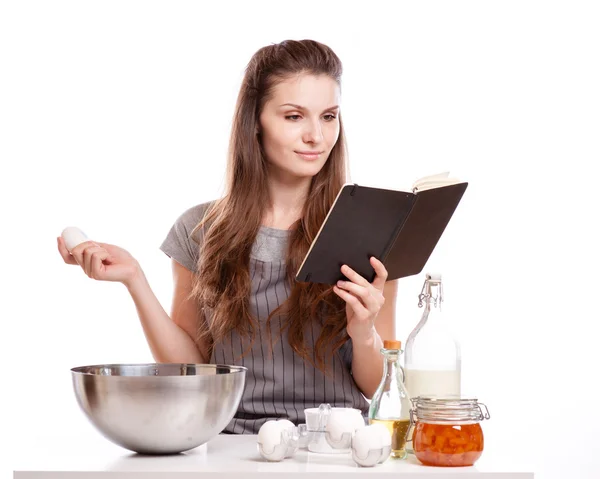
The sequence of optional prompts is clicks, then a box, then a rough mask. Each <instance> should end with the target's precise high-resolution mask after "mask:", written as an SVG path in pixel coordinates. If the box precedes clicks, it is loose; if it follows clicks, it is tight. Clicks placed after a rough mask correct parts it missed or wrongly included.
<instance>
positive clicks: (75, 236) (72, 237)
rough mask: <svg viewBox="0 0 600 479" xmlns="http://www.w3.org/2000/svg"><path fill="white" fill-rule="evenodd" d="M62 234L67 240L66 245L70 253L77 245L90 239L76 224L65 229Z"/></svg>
mask: <svg viewBox="0 0 600 479" xmlns="http://www.w3.org/2000/svg"><path fill="white" fill-rule="evenodd" d="M61 236H62V237H63V239H64V240H65V246H66V247H67V250H68V251H69V253H70V252H71V251H72V250H73V248H75V246H77V245H79V244H81V243H83V242H84V241H87V240H88V237H87V236H86V234H85V233H84V232H83V231H81V230H80V229H79V228H76V227H75V226H69V227H67V228H65V229H64V230H63V232H62V233H61Z"/></svg>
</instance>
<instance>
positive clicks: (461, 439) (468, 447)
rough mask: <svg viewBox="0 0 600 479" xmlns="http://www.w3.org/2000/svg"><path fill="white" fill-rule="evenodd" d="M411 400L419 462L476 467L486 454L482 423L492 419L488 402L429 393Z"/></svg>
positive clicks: (414, 438) (412, 420)
mask: <svg viewBox="0 0 600 479" xmlns="http://www.w3.org/2000/svg"><path fill="white" fill-rule="evenodd" d="M411 402H412V404H413V407H412V408H411V410H410V420H411V424H414V426H415V427H414V433H413V436H412V447H413V450H414V454H415V456H416V457H417V459H418V460H419V461H421V462H422V463H423V464H425V465H427V466H446V467H447V466H472V465H473V464H474V463H475V461H477V459H479V457H480V456H481V454H482V453H483V430H482V429H481V426H480V425H479V422H480V421H482V420H484V419H489V418H490V413H489V412H488V409H487V407H486V405H485V404H483V403H479V402H477V399H466V398H460V397H455V398H436V397H425V396H419V397H416V398H413V399H411ZM482 408H483V409H482ZM484 410H485V412H484Z"/></svg>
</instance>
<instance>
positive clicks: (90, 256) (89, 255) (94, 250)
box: [82, 246, 104, 278]
mask: <svg viewBox="0 0 600 479" xmlns="http://www.w3.org/2000/svg"><path fill="white" fill-rule="evenodd" d="M103 251H104V250H103V249H102V248H100V246H92V247H90V248H86V249H85V250H84V251H83V265H82V267H83V270H84V271H85V274H87V275H88V276H89V277H90V278H91V277H92V262H93V260H94V255H97V254H98V253H101V252H103Z"/></svg>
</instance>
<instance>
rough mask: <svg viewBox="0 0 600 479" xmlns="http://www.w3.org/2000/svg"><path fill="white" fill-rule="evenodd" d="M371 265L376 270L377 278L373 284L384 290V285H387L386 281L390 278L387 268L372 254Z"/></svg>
mask: <svg viewBox="0 0 600 479" xmlns="http://www.w3.org/2000/svg"><path fill="white" fill-rule="evenodd" d="M371 266H373V269H374V270H375V274H376V276H375V279H374V280H373V283H372V284H373V286H375V287H376V288H377V289H378V290H380V291H383V287H384V286H385V282H386V281H387V278H388V272H387V269H385V266H384V265H383V263H382V262H381V261H379V260H378V259H377V258H375V256H371Z"/></svg>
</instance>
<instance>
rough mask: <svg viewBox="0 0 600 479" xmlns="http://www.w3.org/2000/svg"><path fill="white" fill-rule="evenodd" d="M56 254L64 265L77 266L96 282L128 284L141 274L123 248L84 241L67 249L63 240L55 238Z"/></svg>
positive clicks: (137, 266)
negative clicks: (58, 254) (57, 253)
mask: <svg viewBox="0 0 600 479" xmlns="http://www.w3.org/2000/svg"><path fill="white" fill-rule="evenodd" d="M57 245H58V252H59V253H60V255H61V256H62V259H63V261H64V262H65V263H67V264H70V265H79V266H81V268H82V269H83V271H84V272H85V274H86V275H87V276H88V277H90V278H92V279H95V280H98V281H115V282H119V283H123V284H124V285H125V286H129V284H130V283H131V282H132V281H133V280H134V279H135V278H136V277H137V276H138V275H139V274H140V273H141V269H140V265H139V263H138V262H137V260H136V259H135V258H134V257H133V256H131V254H129V252H127V251H126V250H124V249H123V248H119V247H118V246H115V245H111V244H107V243H96V242H94V241H89V240H88V241H84V242H82V243H79V244H77V245H76V246H74V247H73V248H72V249H71V251H70V252H69V250H68V249H67V244H66V243H65V238H63V237H62V236H59V237H58V238H57Z"/></svg>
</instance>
